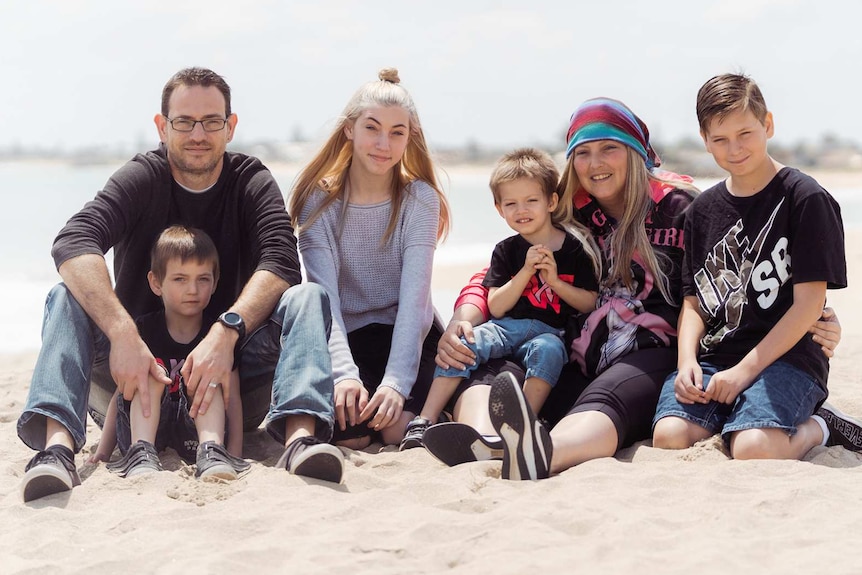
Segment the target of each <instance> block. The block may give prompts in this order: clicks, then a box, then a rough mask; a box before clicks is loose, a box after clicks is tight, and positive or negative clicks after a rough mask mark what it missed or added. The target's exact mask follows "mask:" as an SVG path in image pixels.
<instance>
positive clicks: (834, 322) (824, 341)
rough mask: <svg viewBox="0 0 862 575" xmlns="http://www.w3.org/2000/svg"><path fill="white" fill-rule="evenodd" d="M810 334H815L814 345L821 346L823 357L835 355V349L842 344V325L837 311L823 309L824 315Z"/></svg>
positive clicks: (828, 308)
mask: <svg viewBox="0 0 862 575" xmlns="http://www.w3.org/2000/svg"><path fill="white" fill-rule="evenodd" d="M808 333H810V334H813V337H812V339H813V340H814V343H817V344H820V349H821V350H822V351H823V355H825V356H826V357H832V356H833V355H835V348H836V347H838V344H839V343H840V342H841V323H840V322H839V321H838V316H837V315H836V314H835V310H834V309H832V308H831V307H825V308H823V315H821V316H820V320H819V321H816V322H814V325H812V326H811V328H810V329H809V330H808Z"/></svg>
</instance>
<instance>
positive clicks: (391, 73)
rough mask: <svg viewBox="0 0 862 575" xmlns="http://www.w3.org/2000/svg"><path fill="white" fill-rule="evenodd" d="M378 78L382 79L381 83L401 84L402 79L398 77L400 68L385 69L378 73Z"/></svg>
mask: <svg viewBox="0 0 862 575" xmlns="http://www.w3.org/2000/svg"><path fill="white" fill-rule="evenodd" d="M377 77H378V78H380V81H381V82H392V83H393V84H398V83H400V82H401V78H399V77H398V68H383V69H382V70H380V72H378V73H377Z"/></svg>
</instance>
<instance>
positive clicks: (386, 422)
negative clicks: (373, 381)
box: [359, 385, 404, 431]
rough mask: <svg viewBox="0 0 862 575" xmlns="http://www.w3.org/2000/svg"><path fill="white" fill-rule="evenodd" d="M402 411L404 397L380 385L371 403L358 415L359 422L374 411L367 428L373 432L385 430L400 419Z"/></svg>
mask: <svg viewBox="0 0 862 575" xmlns="http://www.w3.org/2000/svg"><path fill="white" fill-rule="evenodd" d="M403 409H404V396H403V395H401V394H400V393H398V392H397V391H395V390H394V389H392V388H391V387H387V386H384V385H381V386H380V387H378V388H377V391H375V392H374V395H373V396H372V397H371V401H369V402H368V405H366V406H365V409H363V410H362V413H360V414H359V421H365V420H366V419H368V418H369V417H371V414H373V413H374V412H375V411H376V412H377V413H375V414H374V418H373V419H372V420H371V421H369V422H368V427H370V428H372V429H373V430H375V431H380V430H381V429H385V428H387V427H389V426H390V425H392V424H394V423H395V422H396V421H398V420H399V419H401V411H402V410H403Z"/></svg>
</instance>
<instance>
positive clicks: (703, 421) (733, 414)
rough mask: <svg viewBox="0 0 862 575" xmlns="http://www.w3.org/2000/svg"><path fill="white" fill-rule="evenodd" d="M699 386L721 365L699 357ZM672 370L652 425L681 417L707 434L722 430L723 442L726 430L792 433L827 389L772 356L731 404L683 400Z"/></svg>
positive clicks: (728, 438) (822, 397)
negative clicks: (761, 430)
mask: <svg viewBox="0 0 862 575" xmlns="http://www.w3.org/2000/svg"><path fill="white" fill-rule="evenodd" d="M700 366H701V368H702V369H703V386H704V389H705V388H706V386H707V385H708V384H709V379H710V377H712V376H713V375H714V374H715V373H718V372H719V371H722V370H724V369H727V368H724V367H719V366H716V365H712V364H710V363H706V362H701V363H700ZM677 373H678V372H677V371H674V372H673V373H671V374H670V375H669V376H668V377H667V379H666V380H665V382H664V386H663V387H662V390H661V395H660V396H659V400H658V406H657V407H656V414H655V418H654V419H653V428H655V424H656V422H657V421H658V420H659V419H661V418H663V417H681V418H682V419H686V420H688V421H691V422H692V423H695V424H697V425H699V426H701V427H703V428H704V429H706V430H707V431H709V432H711V433H719V432H720V433H721V436H722V439H724V441H725V442H729V441H730V434H732V433H734V432H736V431H742V430H745V429H766V428H775V429H783V430H784V431H786V432H787V434H788V435H794V434H795V433H796V428H797V427H798V426H799V425H800V424H802V423H804V422H805V420H807V419H808V418H809V417H811V414H813V413H814V411H815V410H816V409H817V407H818V406H819V405H820V404H821V403H823V401H824V400H825V399H826V391H824V389H823V388H822V387H820V386H819V385H818V384H817V381H816V380H815V379H814V378H813V377H811V376H810V375H808V374H807V373H805V372H804V371H802V370H801V369H799V368H798V367H795V366H793V365H790V364H789V363H786V362H783V361H776V362H775V363H773V364H772V365H770V366H769V367H767V368H766V369H764V370H763V371H762V372H761V373H760V375H758V376H757V378H755V380H754V383H752V384H751V385H750V386H749V387H748V388H747V389H746V390H744V391H743V392H742V393H740V394H739V396H738V397H737V398H736V400H735V401H734V402H733V404H731V405H728V404H725V403H719V402H717V401H710V402H709V403H706V404H704V403H694V404H691V405H689V404H684V403H680V402H679V401H677V399H676V397H675V395H674V379H675V378H676V375H677Z"/></svg>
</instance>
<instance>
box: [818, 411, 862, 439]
mask: <svg viewBox="0 0 862 575" xmlns="http://www.w3.org/2000/svg"><path fill="white" fill-rule="evenodd" d="M817 415H819V416H820V417H822V418H823V421H825V422H826V427H827V428H828V429H829V439H827V440H826V445H827V446H830V447H831V446H833V445H841V446H842V447H844V449H849V450H850V451H862V421H859V420H858V419H855V418H853V417H850V416H849V415H846V414H844V413H841V411H840V410H839V409H838V408H836V407H835V406H833V405H830V404H828V403H824V404H823V405H822V406H820V409H818V410H817Z"/></svg>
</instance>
